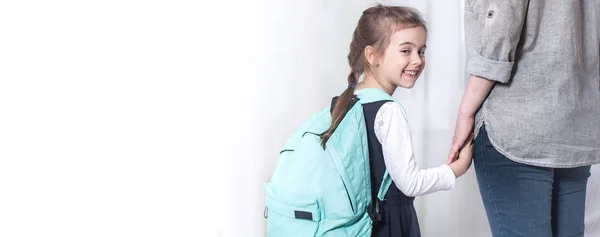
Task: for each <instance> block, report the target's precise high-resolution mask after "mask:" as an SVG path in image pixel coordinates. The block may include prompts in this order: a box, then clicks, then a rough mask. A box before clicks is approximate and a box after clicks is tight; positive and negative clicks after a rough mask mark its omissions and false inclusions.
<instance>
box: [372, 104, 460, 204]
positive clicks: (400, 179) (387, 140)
mask: <svg viewBox="0 0 600 237" xmlns="http://www.w3.org/2000/svg"><path fill="white" fill-rule="evenodd" d="M375 135H376V136H377V139H378V140H379V142H380V143H381V146H382V150H383V157H384V160H385V165H386V167H387V169H388V172H389V174H390V176H391V177H392V180H394V183H395V184H396V186H397V187H398V189H400V191H402V192H403V193H404V194H405V195H407V196H412V197H414V196H419V195H424V194H428V193H432V192H435V191H439V190H449V189H451V188H453V187H454V183H455V180H456V175H455V173H454V171H453V170H452V168H450V166H448V165H442V166H440V167H435V168H429V169H421V168H419V166H418V164H417V162H416V161H415V156H414V152H413V146H412V140H411V136H410V128H409V127H408V120H407V119H406V113H405V112H404V110H403V109H402V108H401V107H400V105H399V104H397V103H394V102H388V103H385V104H384V105H383V106H381V108H380V109H379V111H378V112H377V115H376V117H375Z"/></svg>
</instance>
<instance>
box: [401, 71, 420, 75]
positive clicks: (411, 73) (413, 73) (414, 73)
mask: <svg viewBox="0 0 600 237" xmlns="http://www.w3.org/2000/svg"><path fill="white" fill-rule="evenodd" d="M404 73H405V74H408V75H411V76H414V75H417V73H416V72H407V71H404Z"/></svg>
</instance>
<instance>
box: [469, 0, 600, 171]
mask: <svg viewBox="0 0 600 237" xmlns="http://www.w3.org/2000/svg"><path fill="white" fill-rule="evenodd" d="M599 2H600V0H465V33H466V34H465V35H466V43H467V50H468V52H469V57H468V62H467V72H468V73H470V74H473V75H477V76H480V77H484V78H487V79H489V80H494V81H496V84H495V86H494V88H493V89H492V91H491V92H490V94H489V96H488V98H487V99H486V100H485V102H484V103H483V105H482V107H481V108H480V110H479V111H478V112H477V115H476V122H475V124H476V126H475V132H476V133H478V132H479V129H480V128H481V126H482V125H484V124H485V128H486V130H487V131H488V134H489V138H490V140H491V142H492V144H493V145H494V147H495V148H496V149H497V150H498V151H499V152H500V153H502V154H503V155H505V156H506V157H507V158H509V159H511V160H513V161H516V162H519V163H524V164H530V165H535V166H543V167H554V168H565V167H576V166H583V165H590V164H595V163H600V59H599V58H600V6H599V5H600V3H599Z"/></svg>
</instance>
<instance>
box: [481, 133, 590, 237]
mask: <svg viewBox="0 0 600 237" xmlns="http://www.w3.org/2000/svg"><path fill="white" fill-rule="evenodd" d="M473 155H474V161H473V162H474V164H475V171H476V174H477V182H478V184H479V192H480V193H481V198H482V200H483V204H484V206H485V211H486V214H487V217H488V221H489V224H490V228H491V231H492V234H493V236H494V237H512V236H522V237H552V236H554V237H563V236H564V237H566V236H583V232H584V229H585V224H584V223H585V222H584V216H585V193H586V185H587V180H588V177H589V176H590V166H583V167H576V168H544V167H536V166H530V165H525V164H521V163H516V162H514V161H512V160H510V159H508V158H506V157H505V156H504V155H502V154H500V153H499V152H498V151H497V150H496V149H495V148H494V147H493V146H492V144H491V143H490V140H489V138H488V134H487V131H486V130H485V126H483V127H482V128H481V130H480V132H479V134H478V135H477V138H476V139H475V146H474V153H473Z"/></svg>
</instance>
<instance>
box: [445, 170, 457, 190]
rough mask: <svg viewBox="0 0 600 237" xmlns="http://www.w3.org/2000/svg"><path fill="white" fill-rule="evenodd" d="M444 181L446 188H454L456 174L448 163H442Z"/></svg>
mask: <svg viewBox="0 0 600 237" xmlns="http://www.w3.org/2000/svg"><path fill="white" fill-rule="evenodd" d="M442 172H443V173H442V182H443V185H442V186H443V187H444V189H445V190H450V189H453V188H454V185H455V184H456V176H455V175H454V171H452V168H450V166H448V165H442Z"/></svg>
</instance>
